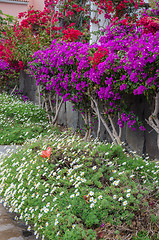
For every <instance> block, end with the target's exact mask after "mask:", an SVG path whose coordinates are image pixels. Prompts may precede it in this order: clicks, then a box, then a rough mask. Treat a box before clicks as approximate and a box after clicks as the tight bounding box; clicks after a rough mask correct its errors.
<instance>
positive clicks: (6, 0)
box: [0, 0, 28, 5]
mask: <svg viewBox="0 0 159 240" xmlns="http://www.w3.org/2000/svg"><path fill="white" fill-rule="evenodd" d="M0 3H13V4H22V5H28V2H21V1H12V0H11V1H10V0H0Z"/></svg>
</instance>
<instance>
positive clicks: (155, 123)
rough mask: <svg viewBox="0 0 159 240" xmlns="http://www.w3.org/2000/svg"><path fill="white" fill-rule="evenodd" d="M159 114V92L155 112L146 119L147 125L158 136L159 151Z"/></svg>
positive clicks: (158, 145)
mask: <svg viewBox="0 0 159 240" xmlns="http://www.w3.org/2000/svg"><path fill="white" fill-rule="evenodd" d="M158 113H159V92H158V93H156V96H155V107H154V112H153V113H152V114H151V115H150V116H149V118H148V120H147V119H146V122H147V124H149V126H151V127H152V128H153V129H154V130H155V131H156V133H157V134H158V135H157V147H158V149H159V119H158Z"/></svg>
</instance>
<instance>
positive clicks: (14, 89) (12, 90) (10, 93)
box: [10, 85, 17, 96]
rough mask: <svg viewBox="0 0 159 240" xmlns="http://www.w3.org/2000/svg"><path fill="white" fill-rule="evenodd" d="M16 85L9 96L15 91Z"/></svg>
mask: <svg viewBox="0 0 159 240" xmlns="http://www.w3.org/2000/svg"><path fill="white" fill-rule="evenodd" d="M16 88H17V85H15V87H14V88H13V90H12V91H11V93H10V95H11V96H12V94H13V93H14V91H15V90H16Z"/></svg>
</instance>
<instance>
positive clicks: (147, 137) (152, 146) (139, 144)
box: [20, 72, 159, 159]
mask: <svg viewBox="0 0 159 240" xmlns="http://www.w3.org/2000/svg"><path fill="white" fill-rule="evenodd" d="M20 90H22V91H23V93H24V95H26V96H28V97H29V99H30V101H32V102H33V103H34V104H38V94H37V87H36V83H35V81H34V80H33V79H32V78H31V77H29V76H28V75H27V74H26V73H25V72H21V74H20ZM127 103H128V104H129V108H130V110H132V111H134V112H135V114H136V115H137V116H138V117H139V120H140V121H143V122H144V125H145V128H146V131H144V132H142V131H140V130H139V129H138V127H136V131H132V130H131V129H129V128H128V127H127V126H125V127H124V128H123V134H122V141H124V142H126V143H127V144H128V146H129V148H130V149H131V150H134V151H136V152H137V153H138V154H140V155H141V154H146V153H148V154H149V156H150V157H151V158H152V159H159V150H158V148H157V134H156V132H155V131H154V130H153V129H152V128H151V127H150V126H149V125H147V123H146V122H145V119H148V117H149V115H150V113H151V109H150V105H149V104H148V102H147V100H146V99H145V98H144V97H142V96H130V97H129V98H128V99H127ZM58 124H59V125H63V126H67V127H69V128H73V129H74V130H76V129H79V128H81V127H82V125H83V120H82V118H81V116H80V113H79V112H77V111H72V105H71V103H69V102H66V103H63V105H62V108H61V110H60V113H59V118H58ZM96 130H97V124H96V123H95V124H94V128H93V131H92V135H93V137H96ZM100 138H101V140H105V139H107V140H108V141H109V140H110V138H109V136H108V133H107V132H106V131H105V128H104V126H103V125H102V126H101V133H100Z"/></svg>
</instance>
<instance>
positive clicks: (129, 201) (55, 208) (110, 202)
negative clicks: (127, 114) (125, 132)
mask: <svg viewBox="0 0 159 240" xmlns="http://www.w3.org/2000/svg"><path fill="white" fill-rule="evenodd" d="M48 147H50V148H51V155H50V157H49V159H47V158H42V157H41V152H42V150H46V149H47V148H48ZM158 174H159V164H158V163H157V162H152V161H150V160H149V158H148V157H147V158H145V159H142V158H141V157H139V156H137V155H136V154H134V153H133V157H130V155H129V154H128V153H127V152H126V150H124V149H123V148H121V146H114V145H113V144H112V145H111V144H108V143H101V142H98V141H96V140H92V141H91V142H89V143H87V142H84V141H83V140H82V139H80V138H79V137H78V136H72V135H71V134H70V133H69V132H63V133H61V134H60V135H57V134H55V133H54V132H53V133H52V134H51V135H49V136H48V137H47V138H45V139H44V138H42V137H38V138H34V139H32V140H29V141H28V142H26V143H25V144H24V145H23V147H22V148H21V149H18V150H17V152H16V153H12V154H11V155H10V156H9V157H8V158H4V159H2V161H1V163H0V195H1V196H2V200H1V201H2V203H3V205H4V206H8V207H9V211H10V212H15V213H16V214H17V217H16V218H19V219H22V220H24V221H25V223H26V225H28V230H34V234H35V235H36V238H37V239H43V240H44V239H46V240H53V239H54V240H56V239H57V240H58V239H62V240H70V239H73V240H94V239H144V238H143V236H147V238H145V239H148V240H149V239H155V240H156V239H157V233H158V225H157V221H158V213H157V205H158V200H157V197H158ZM150 229H151V231H150ZM141 232H142V234H146V235H142V238H140V237H139V238H138V237H137V234H141ZM135 236H136V237H135ZM128 237H129V238H128ZM130 237H132V238H130Z"/></svg>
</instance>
